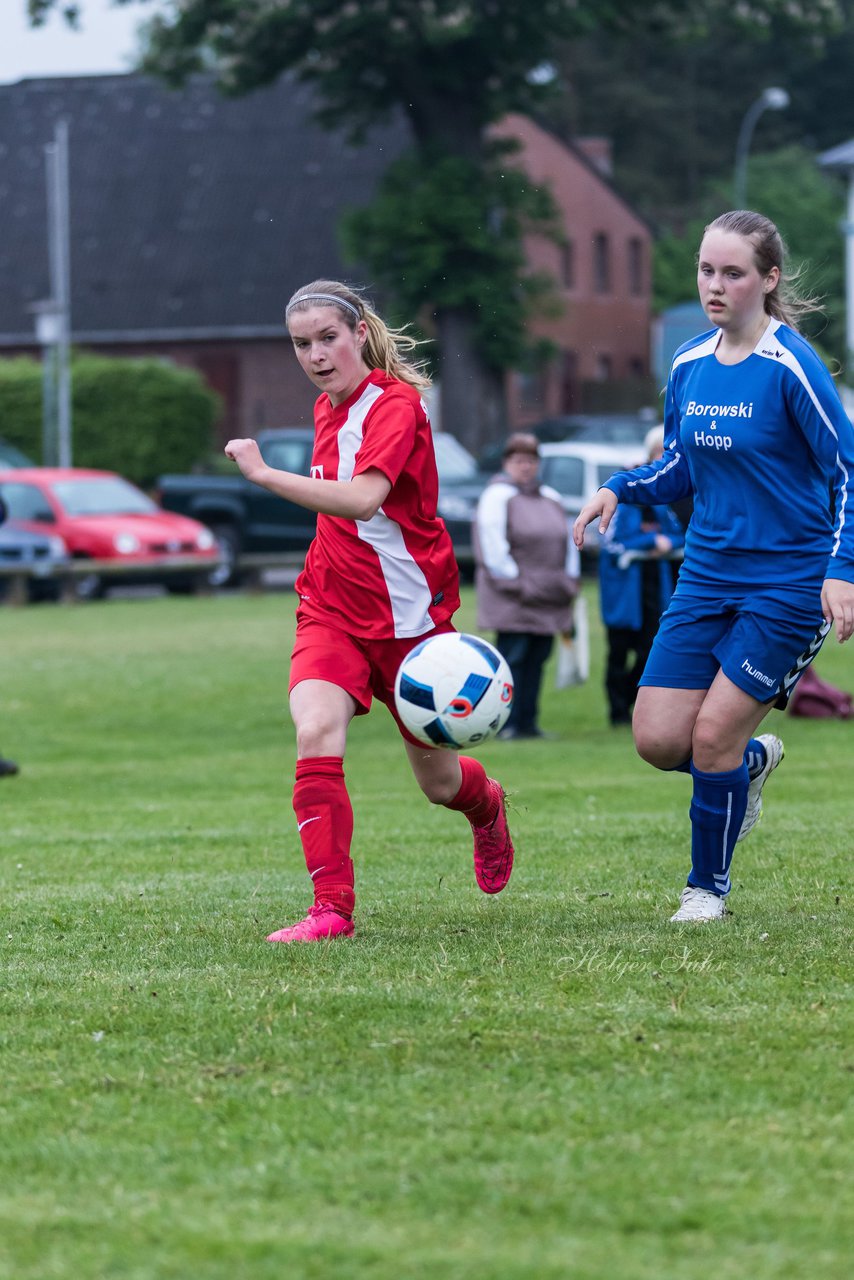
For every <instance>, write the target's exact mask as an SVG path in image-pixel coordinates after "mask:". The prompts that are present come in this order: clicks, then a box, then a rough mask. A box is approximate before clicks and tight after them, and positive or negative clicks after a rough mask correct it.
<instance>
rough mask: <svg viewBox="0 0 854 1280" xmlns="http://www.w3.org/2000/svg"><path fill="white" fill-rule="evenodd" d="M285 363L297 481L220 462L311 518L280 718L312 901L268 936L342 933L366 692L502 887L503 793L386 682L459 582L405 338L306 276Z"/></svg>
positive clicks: (231, 445)
mask: <svg viewBox="0 0 854 1280" xmlns="http://www.w3.org/2000/svg"><path fill="white" fill-rule="evenodd" d="M285 321H286V324H287V326H288V331H289V333H290V336H291V340H292V342H293V345H294V351H295V352H296V356H297V359H298V360H299V363H300V364H301V365H302V368H303V369H304V371H305V373H306V375H307V376H308V378H309V380H310V381H311V382H313V383H314V385H315V386H316V387H317V388H318V389H319V391H320V393H321V394H320V396H319V398H318V400H317V403H316V404H315V410H314V419H315V442H314V452H313V454H312V466H311V475H310V476H301V475H295V474H293V473H291V472H288V471H277V470H275V469H273V468H272V467H268V466H267V464H266V463H265V462H264V459H263V458H262V456H261V452H260V450H259V448H258V446H257V444H256V443H255V441H254V440H230V441H229V442H228V444H227V445H226V447H225V452H226V455H227V456H228V457H229V458H231V459H232V460H233V461H234V462H236V463H237V465H238V467H239V468H240V470H241V471H242V472H243V474H244V476H246V478H247V479H248V480H251V481H253V482H254V483H255V484H258V485H261V486H262V487H263V488H265V489H268V490H269V491H270V492H271V493H274V494H277V495H278V496H279V497H282V498H286V499H287V500H288V501H289V502H296V503H298V504H299V505H300V506H302V507H306V508H307V509H308V510H310V511H316V512H317V533H316V536H315V539H314V541H313V542H312V544H311V547H310V548H309V551H308V554H307V556H306V561H305V567H304V569H303V571H302V573H301V574H300V575H299V577H298V578H297V582H296V590H297V594H298V595H299V605H298V607H297V630H296V640H295V643H294V651H293V655H292V659H291V675H290V710H291V716H292V718H293V721H294V724H295V725H296V732H297V766H296V785H295V787H294V796H293V806H294V812H295V814H296V820H297V830H298V831H299V835H300V839H301V841H302V846H303V852H304V854H305V861H306V866H307V867H308V872H309V875H310V876H311V880H312V884H313V887H314V905H313V906H312V907H311V908H310V910H309V912H308V915H307V916H306V917H305V919H304V920H301V921H299V923H298V924H295V925H291V926H290V927H289V928H285V929H280V930H279V931H278V932H276V933H272V934H270V936H269V937H268V939H267V941H268V942H315V941H317V940H318V939H321V938H329V937H335V936H342V937H349V936H350V935H351V934H352V933H353V919H352V917H353V907H354V903H355V894H354V889H353V884H354V880H353V863H352V860H351V858H350V843H351V838H352V834H353V810H352V808H351V805H350V799H349V796H348V794H347V788H346V785H345V781H344V767H343V764H344V750H345V747H346V742H347V727H348V725H349V723H350V721H351V720H352V718H353V716H354V715H364V714H365V713H366V712H367V711H368V710H369V709H370V705H371V698H372V696H375V697H377V698H379V699H380V701H382V702H384V703H385V704H386V706H387V707H388V708H389V710H390V711H391V713H392V715H393V716H394V717H395V719H396V720H397V722H398V728H399V729H400V732H401V734H402V736H403V738H404V745H405V747H406V752H407V755H408V757H409V763H410V765H411V766H412V770H413V773H414V774H415V778H416V780H417V782H418V785H419V786H420V787H421V790H422V791H423V792H424V794H425V795H426V796H427V798H428V800H430V801H431V802H432V803H433V804H441V805H445V806H446V807H447V808H449V809H458V810H460V812H461V813H464V814H465V816H466V818H467V819H468V821H469V823H470V824H471V827H472V831H473V835H474V867H475V877H476V879H477V883H478V885H479V886H480V888H481V889H482V890H483V891H484V893H500V891H501V890H502V889H503V888H504V886H505V885H506V884H507V881H508V880H509V879H510V872H511V870H512V867H513V844H512V841H511V839H510V832H509V830H508V827H507V819H506V816H505V811H504V807H505V806H504V790H503V788H502V786H501V785H500V783H498V782H496V781H495V780H494V779H491V778H488V777H487V776H486V773H485V771H484V769H483V766H482V765H481V764H480V763H479V762H478V761H476V760H473V759H471V758H469V757H467V756H458V755H457V754H456V753H455V752H449V751H442V750H436V749H432V748H428V747H425V746H424V745H423V744H421V743H419V742H416V740H415V739H414V738H413V737H412V736H411V735H410V734H409V733H408V732H407V730H406V729H405V728H404V727H403V725H402V724H401V723H400V721H399V719H398V717H397V713H396V711H395V706H394V679H395V675H396V673H397V669H398V667H399V665H400V663H401V661H402V659H403V658H404V656H405V655H406V654H407V653H408V652H409V650H410V649H412V648H413V647H414V646H415V645H416V644H418V643H420V641H422V640H423V639H425V638H426V637H427V636H429V635H432V634H434V633H437V632H441V631H453V629H454V628H453V626H452V624H451V618H452V616H453V614H454V612H455V610H456V609H457V608H458V606H459V602H460V599H459V577H458V573H457V565H456V561H455V559H454V552H453V548H452V546H451V540H450V537H449V536H448V533H447V530H446V529H445V526H444V524H443V523H442V521H441V520H440V519H439V518H438V517H437V515H436V504H437V501H438V489H439V482H438V477H437V474H436V461H435V457H434V454H433V440H432V433H431V428H430V421H429V418H428V416H427V412H426V409H425V407H424V402H423V400H422V398H421V392H422V391H423V390H424V389H425V388H426V387H427V386H428V385H429V379H428V378H427V377H426V376H425V375H424V373H423V372H422V371H421V370H420V369H419V368H418V366H417V365H415V364H413V363H412V362H411V361H410V360H408V359H407V358H406V354H405V353H406V352H408V351H411V349H412V348H413V347H414V346H415V341H414V340H413V339H412V338H409V337H407V335H406V334H404V333H401V332H400V331H396V330H392V329H389V328H388V326H387V325H386V324H385V322H384V321H383V320H382V319H381V318H380V317H379V316H378V315H377V314H376V312H374V311H373V310H372V309H371V307H370V306H369V305H368V304H367V303H366V302H365V300H364V299H363V298H362V297H361V296H360V295H359V294H358V293H356V292H355V291H354V290H353V289H351V288H349V287H348V286H347V285H343V284H340V283H339V282H338V281H333V280H316V281H314V282H313V283H312V284H308V285H304V286H303V287H302V288H301V289H298V290H297V292H296V293H295V294H294V295H293V297H292V298H291V300H290V302H289V303H288V305H287V309H286V313H285Z"/></svg>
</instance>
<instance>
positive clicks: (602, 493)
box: [572, 489, 617, 551]
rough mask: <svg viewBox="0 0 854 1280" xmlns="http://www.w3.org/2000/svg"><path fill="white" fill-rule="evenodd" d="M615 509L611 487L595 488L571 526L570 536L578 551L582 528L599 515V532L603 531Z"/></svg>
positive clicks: (582, 534) (581, 543)
mask: <svg viewBox="0 0 854 1280" xmlns="http://www.w3.org/2000/svg"><path fill="white" fill-rule="evenodd" d="M616 510H617V495H616V494H615V493H614V491H613V489H597V491H596V493H595V494H594V495H593V497H592V498H591V499H590V501H589V502H588V503H587V504H586V505H585V506H583V507H582V508H581V511H580V512H579V513H578V519H577V520H576V521H575V524H574V525H573V526H572V537H573V541H574V542H575V545H576V546H577V547H578V549H579V551H580V550H581V548H582V547H583V546H584V530H585V529H586V528H587V526H588V525H589V524H590V521H591V520H595V519H596V517H597V516H598V517H599V532H600V533H604V532H605V530H606V529H607V528H608V525H609V524H610V523H611V520H612V519H613V517H614V512H615V511H616Z"/></svg>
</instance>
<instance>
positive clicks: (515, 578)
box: [474, 432, 580, 738]
mask: <svg viewBox="0 0 854 1280" xmlns="http://www.w3.org/2000/svg"><path fill="white" fill-rule="evenodd" d="M474 545H475V558H476V562H477V571H476V576H475V586H476V590H477V622H478V626H479V627H480V628H481V629H483V630H494V631H495V632H496V636H495V644H496V647H497V648H498V649H499V650H500V651H501V653H503V655H504V657H505V658H506V659H507V663H508V665H509V667H510V670H511V672H512V673H513V682H514V686H515V692H514V697H513V709H512V711H511V712H510V718H509V720H508V721H507V724H506V725H505V726H504V728H503V729H502V731H501V734H500V735H499V736H500V737H502V738H541V737H543V736H544V734H543V731H542V729H541V728H540V726H539V724H538V723H537V715H538V705H539V695H540V686H541V684H542V678H543V667H544V665H545V662H546V659H547V658H548V656H549V654H550V652H551V648H552V644H553V642H554V637H555V634H556V633H557V632H563V631H569V630H570V629H571V627H572V601H573V599H574V597H575V595H576V593H577V591H578V578H579V572H580V570H579V558H578V550H577V548H576V547H575V544H574V543H573V541H572V538H571V537H570V531H569V525H568V522H567V518H566V513H565V512H564V509H563V506H562V505H561V501H560V497H559V495H558V494H557V493H556V492H555V490H554V489H549V488H547V487H545V486H542V485H541V484H540V482H539V446H538V444H537V438H536V436H533V435H528V434H527V433H525V432H517V433H516V434H514V435H512V436H510V438H509V439H508V441H507V444H506V446H505V449H504V458H503V471H502V472H501V473H500V475H497V476H495V477H494V478H493V480H492V481H491V482H490V484H489V485H487V487H486V489H485V490H484V492H483V494H482V495H481V498H480V502H479V503H478V509H477V516H476V518H475V526H474Z"/></svg>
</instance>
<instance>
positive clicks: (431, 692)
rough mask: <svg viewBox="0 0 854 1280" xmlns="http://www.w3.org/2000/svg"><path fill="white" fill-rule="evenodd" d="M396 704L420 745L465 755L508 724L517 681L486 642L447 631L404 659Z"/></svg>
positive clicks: (478, 638) (415, 649) (425, 641)
mask: <svg viewBox="0 0 854 1280" xmlns="http://www.w3.org/2000/svg"><path fill="white" fill-rule="evenodd" d="M394 701H395V706H396V707H397V713H398V715H399V716H400V718H401V720H402V721H403V723H404V724H405V725H406V728H407V729H408V730H409V732H410V733H411V734H412V735H413V737H415V738H417V739H418V741H419V742H423V743H425V744H426V745H427V746H430V747H450V748H451V749H452V750H455V751H461V750H466V749H467V748H469V747H474V746H476V745H477V744H478V743H480V742H486V741H487V740H488V739H489V738H492V737H494V736H495V734H496V733H498V731H499V729H501V728H502V727H503V726H504V725H505V724H506V722H507V717H508V716H509V715H510V707H511V704H512V702H513V677H512V676H511V674H510V668H509V667H508V665H507V663H506V662H505V660H504V658H502V656H501V654H500V653H499V652H498V650H497V649H495V648H493V646H492V645H491V644H488V643H487V641H486V640H481V639H480V637H479V636H469V635H465V634H464V633H462V632H459V631H447V632H443V633H442V634H441V635H438V636H430V637H429V639H427V640H422V641H421V643H420V644H418V645H416V646H415V648H414V649H412V650H410V652H409V653H408V654H407V655H406V657H405V658H404V659H403V662H402V663H401V664H400V670H399V671H398V673H397V679H396V680H395V682H394Z"/></svg>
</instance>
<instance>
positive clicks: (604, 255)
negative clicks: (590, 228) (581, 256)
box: [593, 231, 611, 293]
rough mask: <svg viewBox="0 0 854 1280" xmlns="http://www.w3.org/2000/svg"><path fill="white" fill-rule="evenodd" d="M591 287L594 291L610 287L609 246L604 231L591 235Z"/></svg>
mask: <svg viewBox="0 0 854 1280" xmlns="http://www.w3.org/2000/svg"><path fill="white" fill-rule="evenodd" d="M593 288H594V290H595V291H596V293H609V292H610V289H611V246H610V244H609V241H608V237H607V236H606V235H605V232H604V231H597V233H596V235H595V236H594V237H593Z"/></svg>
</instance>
